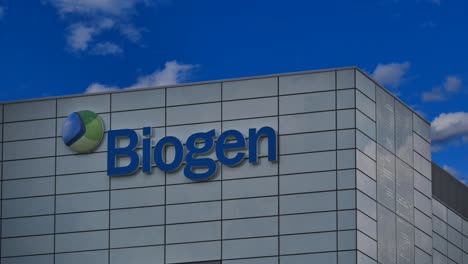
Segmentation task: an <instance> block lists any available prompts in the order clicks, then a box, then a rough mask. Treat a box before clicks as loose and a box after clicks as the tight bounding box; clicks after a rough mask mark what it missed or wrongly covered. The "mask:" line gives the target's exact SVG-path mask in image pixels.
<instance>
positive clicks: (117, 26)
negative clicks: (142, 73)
mask: <svg viewBox="0 0 468 264" xmlns="http://www.w3.org/2000/svg"><path fill="white" fill-rule="evenodd" d="M45 2H47V3H50V4H51V5H52V6H54V7H55V8H56V9H57V11H58V13H59V14H60V16H61V17H62V19H64V20H65V21H66V22H68V23H70V26H69V29H68V31H67V36H66V39H67V44H68V47H69V48H70V50H71V51H74V52H88V53H89V54H93V55H116V54H120V53H122V51H123V50H122V48H121V47H120V46H117V44H115V43H113V45H112V48H111V49H104V50H107V51H110V52H99V51H103V44H102V43H111V41H109V40H105V39H104V40H102V39H98V38H101V37H102V34H103V33H105V32H107V31H111V30H112V31H115V32H118V33H119V34H120V35H121V36H123V37H124V38H125V39H127V40H129V41H131V42H134V43H138V42H139V41H140V40H141V32H142V29H140V28H138V27H136V26H135V25H133V23H132V22H131V18H132V17H133V16H135V15H136V14H137V10H136V7H137V5H139V4H145V5H146V4H150V3H151V1H150V0H45ZM106 45H107V48H110V46H109V45H108V44H106Z"/></svg>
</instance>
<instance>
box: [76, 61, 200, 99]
mask: <svg viewBox="0 0 468 264" xmlns="http://www.w3.org/2000/svg"><path fill="white" fill-rule="evenodd" d="M195 67H197V65H193V64H181V63H178V62H177V61H175V60H173V61H168V62H166V63H165V65H164V68H163V69H160V70H156V71H154V72H153V73H151V74H148V75H145V76H141V77H139V78H138V79H137V80H136V82H135V83H134V84H132V85H130V86H127V87H117V86H107V85H104V84H100V83H92V84H91V85H90V86H88V88H86V91H85V93H98V92H107V91H116V90H121V89H137V88H146V87H156V86H162V85H171V84H178V83H181V82H184V81H186V80H187V79H188V77H189V76H190V74H191V73H192V71H193V69H194V68H195Z"/></svg>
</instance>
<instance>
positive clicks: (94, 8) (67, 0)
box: [49, 0, 142, 16]
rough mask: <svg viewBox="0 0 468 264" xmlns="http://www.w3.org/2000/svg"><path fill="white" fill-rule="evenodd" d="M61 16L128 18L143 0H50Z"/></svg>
mask: <svg viewBox="0 0 468 264" xmlns="http://www.w3.org/2000/svg"><path fill="white" fill-rule="evenodd" d="M49 2H50V3H51V4H52V5H54V6H55V7H56V8H57V10H58V11H59V13H60V14H61V15H66V14H83V15H111V16H126V15H127V14H128V13H129V12H132V11H133V8H134V7H135V5H136V4H137V3H138V2H142V1H141V0H49Z"/></svg>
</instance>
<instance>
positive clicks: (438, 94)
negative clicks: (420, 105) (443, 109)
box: [422, 75, 462, 102]
mask: <svg viewBox="0 0 468 264" xmlns="http://www.w3.org/2000/svg"><path fill="white" fill-rule="evenodd" d="M461 89H462V79H461V78H460V77H458V76H453V75H452V76H447V77H446V78H445V81H444V83H443V84H442V85H440V86H437V87H434V88H432V90H430V91H427V92H424V93H423V94H422V100H423V101H424V102H441V101H446V100H447V99H448V98H449V96H450V95H451V94H456V93H458V92H460V90H461Z"/></svg>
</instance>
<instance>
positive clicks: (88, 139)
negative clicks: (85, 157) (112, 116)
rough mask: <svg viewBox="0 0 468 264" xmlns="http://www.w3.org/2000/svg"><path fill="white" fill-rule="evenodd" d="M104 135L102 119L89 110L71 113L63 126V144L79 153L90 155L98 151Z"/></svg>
mask: <svg viewBox="0 0 468 264" xmlns="http://www.w3.org/2000/svg"><path fill="white" fill-rule="evenodd" d="M103 135H104V124H103V122H102V120H101V118H100V117H99V116H98V115H96V113H94V112H91V111H88V110H84V111H79V112H73V113H71V114H70V115H69V116H68V117H67V119H65V121H64V123H63V126H62V139H63V143H65V145H67V146H69V147H70V148H71V149H72V150H73V151H75V152H78V153H89V152H91V151H93V150H94V149H96V148H97V147H98V146H99V144H100V143H101V140H102V138H103Z"/></svg>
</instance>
